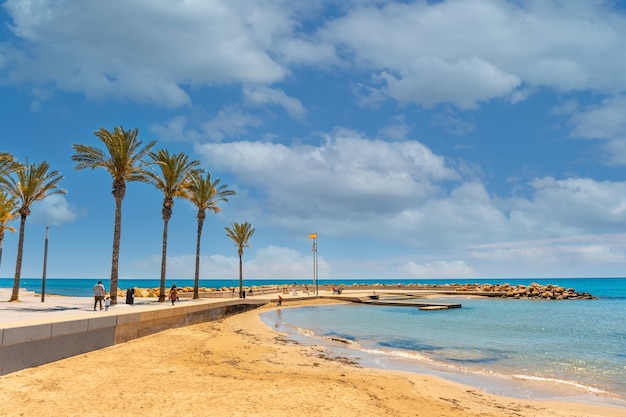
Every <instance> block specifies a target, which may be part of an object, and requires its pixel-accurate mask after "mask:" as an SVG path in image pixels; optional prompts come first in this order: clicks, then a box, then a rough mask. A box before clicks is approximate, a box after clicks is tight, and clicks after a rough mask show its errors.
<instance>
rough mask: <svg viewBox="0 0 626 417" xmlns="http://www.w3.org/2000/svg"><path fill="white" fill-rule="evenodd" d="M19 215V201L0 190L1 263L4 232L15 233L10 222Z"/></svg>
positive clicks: (0, 259)
mask: <svg viewBox="0 0 626 417" xmlns="http://www.w3.org/2000/svg"><path fill="white" fill-rule="evenodd" d="M17 216H18V212H17V201H16V200H15V199H14V198H11V197H9V196H8V195H7V194H6V193H5V192H4V191H2V192H0V264H2V244H3V242H4V232H5V231H7V230H8V231H9V232H13V233H15V228H14V227H11V226H10V223H11V222H12V221H13V220H15V219H16V218H17Z"/></svg>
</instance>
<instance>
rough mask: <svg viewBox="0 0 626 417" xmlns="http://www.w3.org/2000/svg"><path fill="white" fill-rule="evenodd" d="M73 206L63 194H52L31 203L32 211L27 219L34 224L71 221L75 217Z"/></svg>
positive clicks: (56, 224)
mask: <svg viewBox="0 0 626 417" xmlns="http://www.w3.org/2000/svg"><path fill="white" fill-rule="evenodd" d="M74 210H75V208H74V207H73V206H72V205H71V204H70V203H68V201H67V200H66V199H65V196H63V195H60V194H54V195H51V196H49V197H46V198H45V199H43V200H41V201H39V202H37V204H33V205H32V213H31V215H30V216H29V218H28V220H30V221H31V222H33V223H36V224H46V225H51V226H59V225H61V224H63V223H71V222H73V221H74V220H75V219H76V217H77V213H76V212H75V211H74Z"/></svg>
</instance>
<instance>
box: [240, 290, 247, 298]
mask: <svg viewBox="0 0 626 417" xmlns="http://www.w3.org/2000/svg"><path fill="white" fill-rule="evenodd" d="M241 294H242V296H243V297H242V298H246V290H243V291H242V292H241Z"/></svg>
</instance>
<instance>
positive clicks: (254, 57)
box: [4, 0, 292, 107]
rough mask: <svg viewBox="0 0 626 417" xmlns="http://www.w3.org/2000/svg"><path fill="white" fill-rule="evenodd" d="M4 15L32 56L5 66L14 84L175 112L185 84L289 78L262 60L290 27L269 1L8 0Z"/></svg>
mask: <svg viewBox="0 0 626 417" xmlns="http://www.w3.org/2000/svg"><path fill="white" fill-rule="evenodd" d="M4 8H5V9H6V11H7V12H8V13H9V14H10V16H11V18H12V20H13V24H12V25H11V31H12V32H13V34H14V35H15V36H16V37H17V38H18V39H19V40H20V42H23V43H25V44H26V45H28V46H29V50H30V53H29V54H28V56H26V55H24V56H21V59H14V60H13V61H12V62H10V63H9V64H7V66H9V67H10V68H11V71H10V77H11V78H12V79H13V80H14V81H17V82H20V81H31V82H40V83H45V84H52V85H54V86H55V87H56V88H58V89H60V90H63V91H71V92H80V93H83V94H85V95H87V96H89V97H94V98H108V97H118V98H122V97H124V98H125V97H129V98H131V99H133V100H136V101H138V102H151V103H155V104H158V105H161V106H168V107H172V106H173V107H176V106H181V105H185V104H188V103H189V101H190V98H189V95H188V94H187V92H186V91H185V89H184V87H185V86H188V85H200V86H201V85H212V84H228V83H233V82H235V83H240V82H252V83H271V82H276V81H279V80H281V79H282V78H283V77H284V76H285V75H286V73H287V69H286V68H284V67H283V66H282V65H281V64H279V63H277V62H276V61H275V60H274V59H273V58H272V57H271V53H270V51H271V49H272V43H273V38H274V37H275V36H280V35H281V34H282V33H289V32H290V30H291V29H290V28H291V26H292V22H291V18H290V17H289V11H288V10H285V9H283V8H282V7H281V5H280V4H278V3H274V2H265V1H264V2H257V3H254V5H250V4H248V5H247V6H246V7H242V5H241V4H240V2H238V1H220V0H213V1H207V2H200V3H197V2H182V3H180V2H179V3H171V2H168V1H153V2H149V3H147V2H113V3H112V2H101V3H97V4H87V3H83V2H75V1H66V2H63V4H62V6H61V5H59V4H58V3H57V2H54V1H49V0H44V1H38V2H34V3H24V2H20V1H15V0H9V1H7V2H6V3H5V4H4ZM112 21H114V22H115V25H112V24H111V22H112Z"/></svg>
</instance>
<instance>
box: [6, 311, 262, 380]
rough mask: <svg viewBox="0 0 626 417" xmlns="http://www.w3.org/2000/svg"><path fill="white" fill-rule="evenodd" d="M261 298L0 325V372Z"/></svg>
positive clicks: (199, 319)
mask: <svg viewBox="0 0 626 417" xmlns="http://www.w3.org/2000/svg"><path fill="white" fill-rule="evenodd" d="M263 304H265V302H264V301H255V300H241V299H236V300H225V301H221V302H216V303H209V304H195V305H184V304H183V305H177V306H174V307H171V308H157V309H154V310H146V311H139V312H132V311H131V312H124V313H121V314H117V315H110V316H104V317H87V318H81V319H73V320H64V321H61V320H60V321H54V322H49V323H41V324H29V325H23V326H18V327H17V326H16V327H8V328H4V329H0V375H5V374H8V373H11V372H15V371H19V370H20V369H25V368H30V367H33V366H38V365H42V364H45V363H49V362H53V361H57V360H59V359H64V358H67V357H70V356H74V355H80V354H82V353H86V352H90V351H93V350H97V349H101V348H104V347H108V346H113V345H115V344H118V343H123V342H126V341H129V340H132V339H136V338H138V337H142V336H147V335H149V334H153V333H157V332H160V331H163V330H166V329H170V328H175V327H182V326H189V325H192V324H198V323H204V322H208V321H213V320H218V319H221V318H224V317H228V316H231V315H234V314H239V313H242V312H244V311H248V310H252V309H254V308H257V307H259V306H261V305H263Z"/></svg>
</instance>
